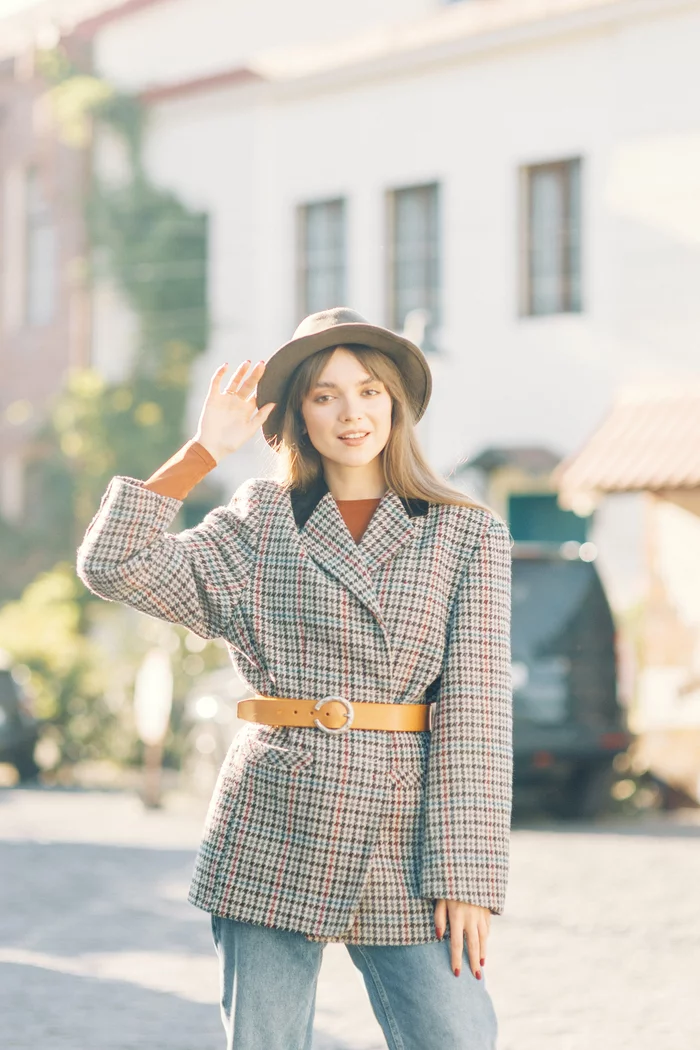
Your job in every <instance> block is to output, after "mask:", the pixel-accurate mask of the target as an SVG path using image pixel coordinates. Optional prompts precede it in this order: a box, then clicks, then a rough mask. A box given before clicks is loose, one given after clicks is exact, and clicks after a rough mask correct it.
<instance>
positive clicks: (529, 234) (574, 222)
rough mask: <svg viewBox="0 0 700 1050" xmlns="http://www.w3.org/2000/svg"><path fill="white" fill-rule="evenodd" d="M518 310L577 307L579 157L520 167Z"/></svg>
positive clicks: (575, 310) (561, 310) (570, 309)
mask: <svg viewBox="0 0 700 1050" xmlns="http://www.w3.org/2000/svg"><path fill="white" fill-rule="evenodd" d="M522 199H523V205H524V208H523V213H524V223H523V255H522V258H523V280H522V282H521V285H522V296H521V312H522V313H524V314H530V315H542V314H557V313H578V312H580V310H581V161H580V160H578V159H576V160H565V161H559V162H557V163H553V164H537V165H535V166H534V167H528V168H524V169H523V178H522Z"/></svg>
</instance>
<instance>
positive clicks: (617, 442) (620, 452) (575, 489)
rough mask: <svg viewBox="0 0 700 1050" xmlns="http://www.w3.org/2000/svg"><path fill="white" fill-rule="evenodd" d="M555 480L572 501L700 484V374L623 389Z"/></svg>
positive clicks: (556, 470)
mask: <svg viewBox="0 0 700 1050" xmlns="http://www.w3.org/2000/svg"><path fill="white" fill-rule="evenodd" d="M552 480H553V482H554V484H555V486H556V487H557V488H558V490H559V492H560V494H561V496H562V500H563V501H566V502H568V501H569V500H571V499H572V498H575V497H576V496H577V495H582V494H583V495H585V494H588V493H594V492H596V491H597V492H601V493H602V492H639V491H642V490H651V491H658V490H662V489H669V488H673V489H676V488H681V489H687V488H696V487H700V377H692V378H690V379H689V380H687V381H686V382H683V381H676V382H662V383H659V384H656V385H655V386H654V387H651V386H649V385H646V386H636V387H631V388H627V389H625V390H623V391H621V393H620V395H619V397H618V398H617V400H616V401H615V403H614V405H613V407H612V408H611V410H610V412H609V413H608V415H607V416H606V417H605V418H604V419H603V420H602V422H601V423H600V425H599V426H598V428H597V429H596V430H595V431H594V432H593V434H592V435H591V436H590V437H589V438H588V440H587V441H586V442H585V444H584V445H583V446H582V448H580V449H579V450H578V451H577V452H575V453H573V454H572V455H570V456H567V457H566V458H565V459H563V460H562V462H561V463H560V464H559V465H558V467H557V468H556V469H555V470H554V471H553V474H552Z"/></svg>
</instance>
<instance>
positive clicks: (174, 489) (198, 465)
mask: <svg viewBox="0 0 700 1050" xmlns="http://www.w3.org/2000/svg"><path fill="white" fill-rule="evenodd" d="M215 466H216V460H215V459H214V457H213V456H212V455H211V453H209V452H207V450H206V449H205V447H204V445H200V443H199V441H195V440H194V439H193V440H192V441H188V442H187V443H186V444H184V445H183V446H182V448H181V449H179V451H177V452H176V453H175V455H174V456H171V457H170V459H169V460H168V461H167V463H164V464H163V466H162V467H159V468H158V470H157V471H156V472H155V474H151V476H150V478H149V479H148V481H145V482H144V485H145V487H146V488H147V489H150V490H151V492H157V493H158V494H159V495H161V496H172V497H173V498H174V499H185V497H186V496H187V495H189V493H190V492H191V491H192V489H193V488H194V487H195V485H197V484H198V483H199V482H200V481H201V480H202V478H204V477H206V475H207V474H208V473H209V471H211V470H213V469H214V467H215ZM380 498H381V497H379V496H378V497H376V498H375V499H339V500H336V503H337V504H338V510H339V511H340V513H341V514H342V516H343V521H344V522H345V524H346V525H347V527H348V530H349V532H350V535H351V536H352V538H353V539H354V541H355V543H359V542H360V540H361V539H362V534H363V533H364V531H365V529H366V528H367V526H368V525H369V521H370V518H371V517H372V515H373V514H374V512H375V510H376V509H377V505H378V504H379V500H380Z"/></svg>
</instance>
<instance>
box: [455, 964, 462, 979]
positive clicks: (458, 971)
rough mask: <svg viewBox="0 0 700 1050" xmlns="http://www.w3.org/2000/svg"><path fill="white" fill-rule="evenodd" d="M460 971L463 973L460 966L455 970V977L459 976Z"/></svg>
mask: <svg viewBox="0 0 700 1050" xmlns="http://www.w3.org/2000/svg"><path fill="white" fill-rule="evenodd" d="M460 973H461V970H460V968H459V966H458V967H457V969H456V970H455V977H459V975H460Z"/></svg>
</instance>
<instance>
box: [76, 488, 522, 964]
mask: <svg viewBox="0 0 700 1050" xmlns="http://www.w3.org/2000/svg"><path fill="white" fill-rule="evenodd" d="M180 506H181V503H180V501H179V500H176V499H173V498H171V497H168V496H161V495H158V494H156V493H154V492H151V491H149V490H148V489H146V488H144V487H143V483H142V482H139V481H136V480H134V479H131V478H123V477H117V478H114V479H113V480H112V481H111V483H110V485H109V487H108V489H107V491H106V493H105V495H104V497H103V499H102V503H101V505H100V509H99V511H98V513H97V514H96V515H95V518H94V519H93V521H92V523H91V525H90V526H89V528H88V531H87V533H86V535H85V539H84V540H83V543H82V545H81V547H80V549H79V552H78V571H79V575H80V577H81V579H82V580H83V581H84V582H85V583H86V585H87V586H88V587H89V588H90V589H91V590H92V591H94V592H95V593H96V594H98V595H101V596H102V597H103V598H107V599H110V600H112V601H119V602H124V603H126V604H128V605H131V606H134V607H135V608H137V609H140V610H141V611H143V612H145V613H149V614H150V615H152V616H156V617H160V618H162V619H164V620H169V621H172V622H175V623H179V624H183V625H184V626H186V627H188V628H190V630H192V631H193V632H194V633H196V634H198V635H200V636H201V637H204V638H216V637H223V638H224V639H225V640H226V642H227V644H228V647H229V651H230V654H231V657H232V660H233V663H234V665H235V667H236V668H237V670H238V672H239V673H240V675H241V676H242V677H243V679H244V680H245V681H246V682H247V683H248V684H249V686H250V687H251V689H253V690H255V691H256V692H258V693H262V694H265V695H273V696H282V697H290V698H294V697H302V698H309V699H321V698H323V697H325V696H337V695H340V696H345V697H347V698H349V699H351V700H355V701H363V702H365V703H375V702H378V701H380V702H384V703H399V704H412V703H422V702H426V701H435V702H436V708H435V710H434V719H433V728H432V731H425V732H417V733H415V732H385V731H376V730H355V729H353V730H350V731H349V732H345V733H342V734H339V735H336V736H331V735H327V734H325V733H323V732H322V731H321V730H319V729H316V728H294V727H285V726H280V727H274V726H262V725H259V724H257V723H256V724H248V725H246V726H245V728H244V729H242V730H241V731H240V732H239V733H238V734H237V736H236V737H235V739H234V740H233V743H232V744H231V747H230V749H229V752H228V755H227V757H226V759H225V761H224V764H223V766H222V768H221V771H220V774H219V778H218V782H217V784H216V787H215V789H214V793H213V796H212V800H211V804H210V807H209V811H208V814H207V818H206V821H205V827H204V833H203V838H202V842H201V846H200V849H199V852H198V855H197V859H196V863H195V869H194V874H193V877H192V883H191V887H190V893H189V900H190V901H191V903H192V904H194V905H196V906H198V907H200V908H203V909H205V910H206V911H209V912H213V913H216V914H218V915H221V916H229V917H231V918H235V919H240V920H244V921H248V922H255V923H261V924H263V925H266V926H275V927H280V928H283V929H290V930H296V931H299V932H301V933H304V934H305V935H306V936H307V938H308V939H309V940H318V941H345V942H350V943H358V944H416V943H425V942H428V941H431V940H434V939H435V930H434V923H433V913H434V902H435V899H437V898H443V897H444V898H449V899H453V900H461V901H469V902H472V903H474V904H479V905H482V906H485V907H487V908H489V909H490V911H491V912H492V913H493V914H500V913H501V912H502V911H503V907H504V898H505V892H506V884H507V877H508V864H509V836H510V819H511V803H512V762H513V750H512V691H511V663H510V582H511V555H510V546H511V540H510V534H509V532H508V529H507V528H506V527H505V526H504V525H503V524H502V522H500V521H499V520H498V519H497V518H496V517H494V516H493V515H492V514H490V513H489V512H488V511H487V510H484V509H475V508H469V507H459V506H448V505H443V504H428V503H426V502H424V501H421V500H412V501H411V500H407V499H403V498H401V497H399V496H397V495H396V494H395V493H394V492H393V491H392V490H388V491H387V492H385V494H384V495H383V497H382V499H381V500H380V502H379V505H378V507H377V509H376V510H375V512H374V515H373V517H372V518H371V520H370V522H369V525H368V527H367V529H366V531H365V533H364V535H363V536H362V539H361V541H360V543H359V544H356V543H355V541H354V540H353V538H352V536H351V534H350V532H349V530H348V528H347V526H346V525H345V522H344V521H343V518H342V516H341V513H340V510H339V509H338V506H337V504H336V502H335V500H334V498H333V496H332V494H331V493H330V492H329V491H328V488H327V486H326V485H325V482H321V483H319V485H317V487H316V489H315V490H314V491H313V492H311V493H307V494H305V495H304V494H301V493H295V492H293V491H291V490H289V489H285V488H284V487H283V486H282V485H281V484H280V483H279V482H277V481H274V480H272V479H267V478H252V479H250V480H248V481H246V482H245V483H244V484H242V485H241V486H240V487H239V488H238V490H237V491H236V493H235V495H234V496H233V498H232V499H231V501H230V503H229V504H228V506H227V507H220V508H217V509H216V510H214V511H212V512H211V513H210V514H208V515H207V517H206V518H205V519H204V521H203V522H202V523H201V524H200V525H198V526H197V527H196V528H193V529H187V530H186V531H184V532H180V533H177V534H172V533H169V532H167V531H166V530H167V527H168V525H169V523H170V522H171V521H172V519H173V518H174V516H175V514H176V513H177V511H178V509H179V508H180Z"/></svg>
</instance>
